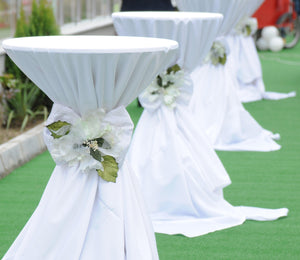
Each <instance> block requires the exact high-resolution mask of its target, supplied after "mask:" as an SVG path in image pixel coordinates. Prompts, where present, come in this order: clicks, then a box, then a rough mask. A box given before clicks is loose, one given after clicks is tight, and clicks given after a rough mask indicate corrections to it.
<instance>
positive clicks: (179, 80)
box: [139, 70, 193, 112]
mask: <svg viewBox="0 0 300 260" xmlns="http://www.w3.org/2000/svg"><path fill="white" fill-rule="evenodd" d="M159 76H160V78H161V79H162V84H163V85H165V84H166V83H167V82H168V81H169V82H172V84H170V86H169V87H167V88H163V87H161V86H159V85H158V83H157V78H156V79H155V80H154V81H153V82H152V83H151V84H150V86H149V87H148V88H147V89H146V90H145V91H144V92H143V93H142V94H141V95H140V96H139V101H140V102H141V104H142V106H143V107H144V108H145V109H147V110H148V111H152V112H153V111H155V110H156V109H158V108H160V107H161V106H166V107H168V108H170V109H174V108H176V107H177V106H178V105H188V104H189V101H190V99H191V96H192V93H193V82H192V80H191V77H190V75H189V74H188V73H185V72H184V71H183V70H180V71H177V72H176V73H172V74H167V73H163V74H160V75H159Z"/></svg>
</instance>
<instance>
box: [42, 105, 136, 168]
mask: <svg viewBox="0 0 300 260" xmlns="http://www.w3.org/2000/svg"><path fill="white" fill-rule="evenodd" d="M57 107H59V109H61V110H68V111H67V113H68V117H69V119H70V120H69V121H70V123H71V124H72V126H71V128H70V131H69V133H68V134H66V135H63V136H62V137H60V138H56V139H55V138H52V139H51V141H50V145H49V147H48V148H49V151H50V153H51V156H52V158H53V159H54V161H55V162H56V164H57V165H62V164H67V165H68V166H71V167H72V166H74V167H78V168H79V170H81V171H84V172H88V171H90V170H102V171H103V165H102V163H101V161H99V160H96V159H94V158H93V157H92V156H91V154H90V149H93V150H94V151H95V150H98V151H99V152H100V153H101V156H106V155H110V156H112V157H114V158H115V160H116V162H117V163H119V164H120V163H122V160H123V158H124V156H125V153H126V152H127V149H128V147H129V143H130V139H131V134H132V130H133V124H132V121H131V119H130V117H129V115H128V113H127V111H126V109H125V108H124V107H119V108H117V109H114V110H112V111H110V112H108V113H106V112H105V111H104V109H97V110H94V111H91V112H89V113H87V114H85V115H84V116H82V117H81V118H80V117H79V116H78V115H76V114H75V113H74V112H73V111H72V110H70V109H68V108H65V107H63V106H61V105H57V104H56V105H55V108H54V109H57ZM50 120H51V119H50ZM59 120H62V121H63V120H64V119H60V118H59V116H58V118H55V119H54V120H53V119H52V120H51V121H52V122H57V121H59ZM48 121H49V120H48ZM47 123H49V122H47ZM100 137H101V138H103V139H104V140H105V143H104V145H103V146H102V147H101V146H98V144H97V142H96V141H94V139H97V138H100Z"/></svg>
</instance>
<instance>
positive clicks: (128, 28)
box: [112, 11, 223, 71]
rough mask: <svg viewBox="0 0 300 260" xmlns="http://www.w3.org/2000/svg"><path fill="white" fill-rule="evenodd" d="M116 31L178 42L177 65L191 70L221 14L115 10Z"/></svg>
mask: <svg viewBox="0 0 300 260" xmlns="http://www.w3.org/2000/svg"><path fill="white" fill-rule="evenodd" d="M112 18H113V23H114V26H115V29H116V32H117V33H118V34H119V35H124V36H142V37H155V38H165V39H170V40H175V41H177V42H178V43H179V50H178V56H177V62H176V63H177V64H178V65H179V66H180V67H181V68H182V69H184V70H186V71H192V70H194V69H195V68H196V67H197V66H199V65H201V64H202V61H203V58H204V57H205V56H206V54H207V53H208V51H209V49H210V48H211V45H212V42H213V41H214V40H215V38H216V36H217V35H218V33H219V29H220V27H221V25H222V20H223V15H222V14H218V13H200V12H148V11H147V12H118V13H113V14H112Z"/></svg>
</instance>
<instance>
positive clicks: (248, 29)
mask: <svg viewBox="0 0 300 260" xmlns="http://www.w3.org/2000/svg"><path fill="white" fill-rule="evenodd" d="M246 32H247V36H250V35H251V27H250V25H246Z"/></svg>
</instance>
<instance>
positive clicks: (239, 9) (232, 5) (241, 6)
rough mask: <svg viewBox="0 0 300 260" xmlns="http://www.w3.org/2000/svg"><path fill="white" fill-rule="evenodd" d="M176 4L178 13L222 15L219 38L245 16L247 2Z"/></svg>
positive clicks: (195, 0) (182, 1)
mask: <svg viewBox="0 0 300 260" xmlns="http://www.w3.org/2000/svg"><path fill="white" fill-rule="evenodd" d="M250 1H251V0H250ZM176 3H177V6H178V9H179V10H180V11H187V12H213V13H221V14H223V15H224V18H223V23H222V26H221V28H220V34H219V36H221V35H226V34H228V33H229V32H230V31H231V29H232V28H233V27H234V26H235V25H236V23H237V22H238V21H239V20H240V19H241V18H242V17H243V16H244V15H245V7H246V3H247V0H209V1H208V0H176Z"/></svg>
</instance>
